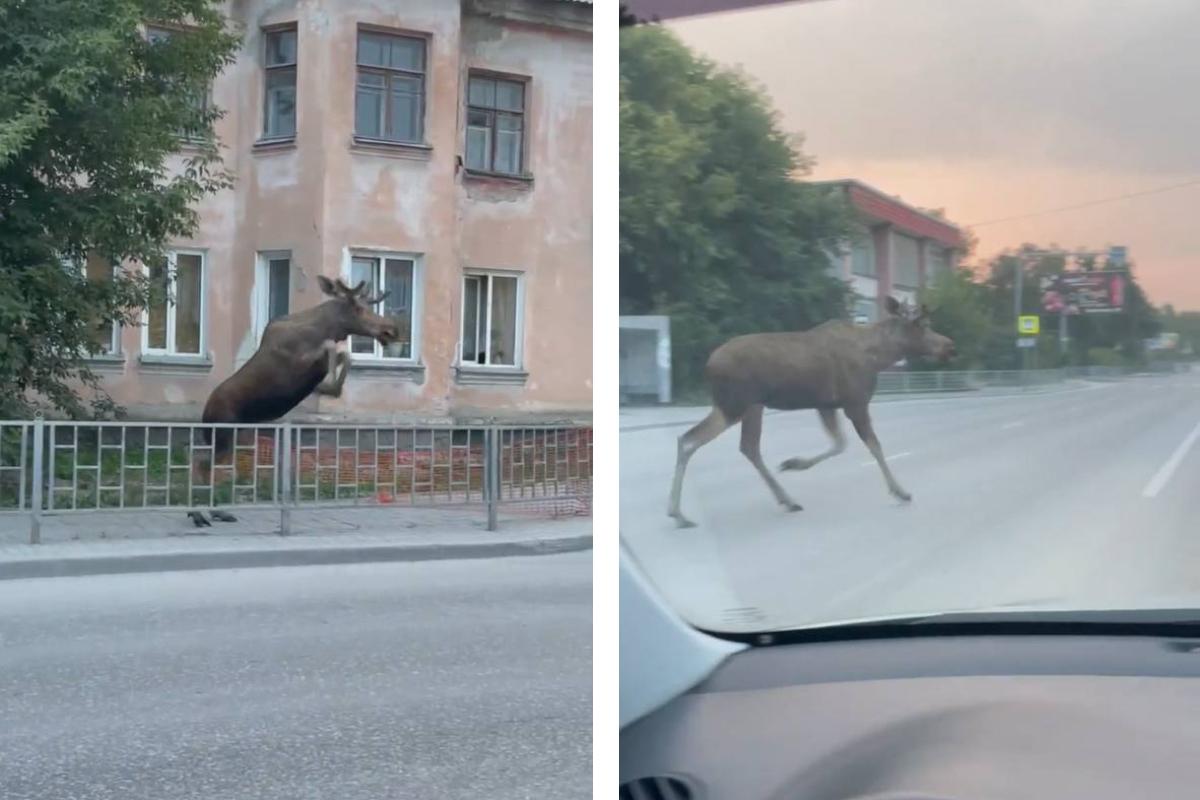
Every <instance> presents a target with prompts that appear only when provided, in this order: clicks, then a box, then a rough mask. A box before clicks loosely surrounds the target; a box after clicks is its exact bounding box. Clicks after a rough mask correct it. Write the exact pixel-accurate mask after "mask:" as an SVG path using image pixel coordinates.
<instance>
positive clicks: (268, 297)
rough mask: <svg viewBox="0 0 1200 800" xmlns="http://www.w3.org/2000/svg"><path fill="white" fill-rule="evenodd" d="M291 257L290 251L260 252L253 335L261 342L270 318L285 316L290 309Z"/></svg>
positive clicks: (256, 278)
mask: <svg viewBox="0 0 1200 800" xmlns="http://www.w3.org/2000/svg"><path fill="white" fill-rule="evenodd" d="M291 273H292V254H291V253H289V252H283V251H279V252H268V253H260V254H259V256H258V274H257V275H256V276H255V281H254V286H255V289H256V297H255V309H254V311H255V323H254V336H255V339H256V340H257V341H261V340H262V335H263V332H264V331H265V330H266V329H267V325H268V324H269V323H270V322H271V320H273V319H277V318H278V317H286V316H287V315H288V313H289V311H290V310H291V298H292V274H291Z"/></svg>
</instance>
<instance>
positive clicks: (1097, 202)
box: [965, 178, 1200, 228]
mask: <svg viewBox="0 0 1200 800" xmlns="http://www.w3.org/2000/svg"><path fill="white" fill-rule="evenodd" d="M1197 184H1200V178H1193V179H1192V180H1190V181H1184V182H1183V183H1174V184H1171V185H1170V186H1160V187H1158V188H1157V189H1145V190H1143V191H1140V192H1130V193H1129V194H1122V195H1117V196H1116V197H1105V198H1102V199H1100V200H1089V201H1087V202H1086V203H1076V204H1075V205H1071V206H1062V207H1060V208H1048V209H1045V210H1044V211H1031V212H1029V213H1028V214H1017V215H1016V216H1012V217H1002V218H1000V219H989V220H987V221H986V222H975V223H972V224H970V225H967V226H965V227H968V228H982V227H983V226H984V225H998V224H1000V223H1001V222H1012V221H1013V220H1018V219H1029V218H1030V217H1040V216H1044V215H1046V214H1057V213H1059V212H1061V211H1074V210H1075V209H1077V208H1090V207H1091V206H1098V205H1102V204H1104V203H1116V202H1118V201H1120V200H1129V199H1130V198H1133V197H1145V196H1146V195H1150V194H1160V193H1162V192H1171V191H1174V190H1176V189H1184V188H1186V187H1188V186H1196V185H1197Z"/></svg>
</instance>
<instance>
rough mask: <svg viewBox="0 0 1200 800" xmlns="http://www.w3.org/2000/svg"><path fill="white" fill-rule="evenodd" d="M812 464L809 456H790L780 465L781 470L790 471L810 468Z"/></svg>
mask: <svg viewBox="0 0 1200 800" xmlns="http://www.w3.org/2000/svg"><path fill="white" fill-rule="evenodd" d="M811 466H812V462H811V461H809V460H808V459H807V458H789V459H788V460H787V461H785V462H783V463H782V464H780V465H779V470H780V471H781V472H788V471H789V470H801V469H808V468H809V467H811Z"/></svg>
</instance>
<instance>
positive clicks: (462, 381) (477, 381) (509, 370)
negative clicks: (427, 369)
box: [454, 364, 529, 386]
mask: <svg viewBox="0 0 1200 800" xmlns="http://www.w3.org/2000/svg"><path fill="white" fill-rule="evenodd" d="M454 369H455V381H456V382H457V383H458V384H459V385H462V386H524V385H525V381H526V380H528V378H529V373H528V372H526V371H525V370H523V369H519V368H517V367H483V366H474V365H469V364H459V365H458V366H457V367H455V368H454Z"/></svg>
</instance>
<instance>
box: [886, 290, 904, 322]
mask: <svg viewBox="0 0 1200 800" xmlns="http://www.w3.org/2000/svg"><path fill="white" fill-rule="evenodd" d="M883 307H884V308H886V309H887V312H888V313H889V314H891V315H892V316H893V317H898V316H900V313H901V310H902V309H901V308H900V301H899V300H897V299H896V298H894V297H892V296H891V295H888V297H887V299H885V300H884V301H883Z"/></svg>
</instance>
